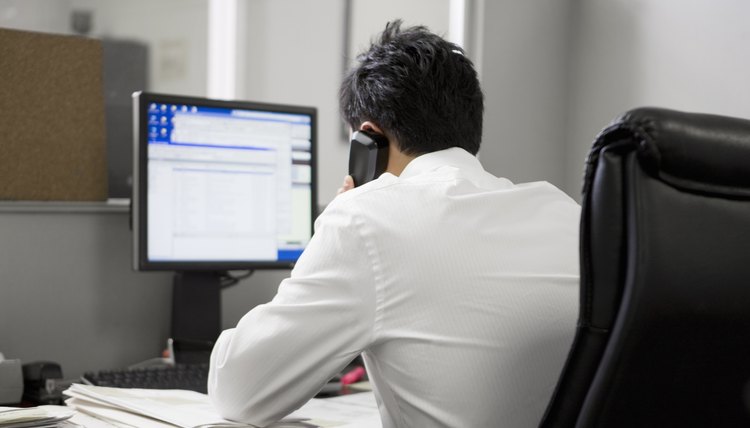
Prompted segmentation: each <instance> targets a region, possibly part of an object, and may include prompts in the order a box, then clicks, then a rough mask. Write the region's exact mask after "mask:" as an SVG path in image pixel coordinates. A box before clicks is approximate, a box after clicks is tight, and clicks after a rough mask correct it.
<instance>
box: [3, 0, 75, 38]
mask: <svg viewBox="0 0 750 428" xmlns="http://www.w3.org/2000/svg"><path fill="white" fill-rule="evenodd" d="M70 2H71V0H2V1H0V28H13V29H17V30H27V31H41V32H50V33H62V34H65V33H67V32H68V31H69V30H70V19H69V13H70Z"/></svg>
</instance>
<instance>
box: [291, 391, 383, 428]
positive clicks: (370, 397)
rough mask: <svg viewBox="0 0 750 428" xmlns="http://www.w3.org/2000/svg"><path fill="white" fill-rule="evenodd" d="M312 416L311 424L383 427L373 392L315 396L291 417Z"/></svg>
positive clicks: (348, 427)
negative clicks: (324, 396) (330, 396)
mask: <svg viewBox="0 0 750 428" xmlns="http://www.w3.org/2000/svg"><path fill="white" fill-rule="evenodd" d="M303 415H304V417H306V418H310V420H309V421H307V422H308V423H310V424H313V425H318V426H320V427H324V428H328V427H336V428H345V427H346V428H355V427H356V428H381V427H382V426H383V424H382V422H381V421H380V412H379V411H378V404H377V402H376V401H375V394H373V393H372V392H361V393H357V394H348V395H341V396H339V397H332V398H313V399H312V400H310V401H308V402H307V403H306V404H305V405H304V406H302V407H301V408H300V409H299V410H297V411H296V412H294V413H292V414H291V415H289V417H295V416H297V417H301V416H303Z"/></svg>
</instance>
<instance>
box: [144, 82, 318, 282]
mask: <svg viewBox="0 0 750 428" xmlns="http://www.w3.org/2000/svg"><path fill="white" fill-rule="evenodd" d="M133 101H134V114H135V116H134V124H135V152H134V175H133V176H134V181H133V229H134V263H135V268H136V269H138V270H239V269H255V268H283V267H292V266H293V265H294V263H295V262H296V261H297V259H298V258H299V256H300V255H301V254H302V251H303V250H304V248H305V246H306V245H307V243H308V242H309V240H310V238H311V236H312V229H313V220H314V216H315V207H316V203H317V198H316V192H315V188H316V173H315V166H316V159H315V151H316V150H315V146H316V141H315V136H316V110H315V109H314V108H311V107H297V106H283V105H272V104H260V103H251V102H239V101H219V100H210V99H205V98H195V97H181V96H173V95H160V94H152V93H144V92H138V93H135V94H133Z"/></svg>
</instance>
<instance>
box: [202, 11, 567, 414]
mask: <svg viewBox="0 0 750 428" xmlns="http://www.w3.org/2000/svg"><path fill="white" fill-rule="evenodd" d="M340 101H341V111H342V114H343V116H344V118H345V120H346V121H347V122H348V123H349V124H351V126H352V127H353V129H360V130H366V131H370V132H374V133H379V134H382V135H384V136H386V137H387V138H388V140H389V149H388V150H389V157H388V166H387V170H386V172H385V173H384V174H382V175H381V176H380V177H379V178H378V179H376V180H373V181H372V182H370V183H367V184H364V185H362V186H360V187H357V188H354V189H351V190H349V189H350V188H351V187H352V183H351V181H350V180H348V181H347V182H346V183H345V186H344V188H343V189H342V190H344V192H343V193H342V194H340V195H339V196H337V197H336V199H334V200H333V201H332V202H331V204H330V205H329V206H328V207H327V208H326V210H325V212H323V213H322V214H321V215H320V217H319V218H318V220H317V221H316V227H315V230H316V232H315V236H314V237H313V239H312V241H311V242H310V245H309V246H308V248H307V249H306V250H305V252H304V254H303V255H302V257H301V258H300V260H299V262H298V263H297V265H296V267H295V268H294V270H293V271H292V273H291V277H290V278H289V279H287V280H284V281H283V282H282V283H281V285H280V286H279V290H278V294H277V295H276V297H275V298H274V299H273V301H272V302H270V303H268V304H265V305H260V306H258V307H256V308H254V309H253V310H251V311H250V312H249V313H248V314H247V315H245V316H244V317H243V318H242V320H240V322H239V324H238V325H237V327H236V328H235V329H231V330H227V331H225V332H224V333H223V334H222V335H221V337H220V339H219V341H218V343H217V345H216V347H215V349H214V352H213V355H212V357H211V372H210V377H209V394H210V395H211V398H212V400H213V402H214V404H215V405H216V406H217V408H218V409H219V411H220V412H221V413H222V414H223V415H224V416H225V417H228V418H230V419H235V420H241V421H245V422H249V423H252V424H255V425H260V426H263V425H266V424H269V423H271V422H273V421H275V420H278V419H280V418H282V417H283V416H285V415H286V414H287V413H289V412H291V411H293V410H295V409H296V408H298V407H299V406H301V405H302V404H304V403H305V402H306V401H307V400H308V399H309V398H311V397H312V396H313V395H315V393H316V392H317V391H318V390H319V389H320V388H321V387H322V386H323V385H324V384H325V383H326V381H327V380H328V379H329V378H331V377H332V376H334V375H335V374H337V373H338V372H339V371H340V370H341V369H342V368H343V367H345V366H346V365H347V363H349V362H350V361H351V360H352V359H353V358H355V357H356V356H357V355H359V354H360V353H362V355H363V358H364V361H365V365H366V367H367V372H368V374H369V377H370V381H371V382H372V384H373V386H374V388H375V394H376V398H377V400H378V404H379V407H380V412H381V418H382V421H383V426H384V427H498V426H507V427H523V426H529V427H531V426H536V425H537V424H538V423H539V421H540V419H541V417H542V414H543V412H544V409H545V407H546V405H547V402H548V400H549V399H550V397H551V394H552V390H553V388H554V386H555V384H556V381H557V378H558V375H559V373H560V371H561V369H562V366H563V362H564V359H565V357H566V355H567V351H568V349H569V347H570V344H571V342H572V338H573V334H574V330H575V321H576V317H577V302H578V218H579V207H578V205H577V204H576V203H575V202H573V201H572V200H571V199H570V198H568V197H567V196H566V195H565V194H563V193H562V192H561V191H559V190H558V189H556V188H555V187H554V186H552V185H550V184H548V183H545V182H538V183H530V184H521V185H515V184H513V183H511V182H510V181H509V180H506V179H503V178H496V177H494V176H492V175H491V174H489V173H487V172H485V171H484V170H483V169H482V167H481V165H480V163H479V161H478V160H477V158H476V157H475V155H476V153H477V151H478V150H479V143H480V138H481V134H482V114H483V95H482V92H481V89H480V87H479V82H478V80H477V76H476V72H475V71H474V68H473V65H472V64H471V62H470V61H469V59H468V58H466V57H465V56H464V54H463V51H462V50H461V48H459V47H457V46H456V45H453V44H451V43H449V42H447V41H445V40H443V39H442V38H440V37H438V36H436V35H434V34H432V33H430V32H429V31H427V30H426V29H425V28H423V27H413V28H407V29H404V30H402V29H401V23H400V22H398V21H397V22H394V23H391V24H389V25H388V26H386V29H385V31H384V32H383V34H382V35H381V37H380V39H379V40H378V41H377V42H375V43H374V44H373V45H372V46H371V47H370V49H369V50H368V51H367V52H365V53H364V54H363V55H361V56H360V57H359V64H358V65H357V66H356V67H355V68H354V69H353V70H352V71H351V72H350V73H349V74H348V75H347V76H346V78H345V79H344V81H343V84H342V86H341V93H340Z"/></svg>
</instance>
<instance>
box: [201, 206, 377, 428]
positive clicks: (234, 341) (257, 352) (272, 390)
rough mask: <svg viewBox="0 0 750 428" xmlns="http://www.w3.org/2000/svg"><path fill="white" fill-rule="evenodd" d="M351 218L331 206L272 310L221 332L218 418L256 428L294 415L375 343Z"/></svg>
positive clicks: (370, 296)
mask: <svg viewBox="0 0 750 428" xmlns="http://www.w3.org/2000/svg"><path fill="white" fill-rule="evenodd" d="M360 227H362V225H361V224H357V222H356V217H355V216H353V215H352V214H351V212H349V211H347V210H346V209H341V208H336V207H333V204H332V206H329V209H327V210H326V211H325V212H324V213H323V214H322V215H321V216H320V217H319V218H318V220H317V221H316V225H315V228H316V232H315V235H314V236H313V238H312V239H311V241H310V243H309V245H308V247H307V248H306V250H305V251H304V253H303V254H302V256H301V257H300V259H299V260H298V262H297V264H296V267H295V268H294V270H293V271H292V273H291V277H290V278H288V279H286V280H284V281H282V283H281V284H280V286H279V289H278V292H277V294H276V296H275V297H274V298H273V300H272V301H271V302H270V303H267V304H263V305H259V306H257V307H255V308H254V309H252V310H251V311H250V312H248V313H247V314H246V315H245V316H244V317H243V318H242V319H241V320H240V321H239V323H238V324H237V327H236V328H233V329H229V330H226V331H224V332H223V333H222V334H221V336H220V337H219V340H218V341H217V343H216V346H215V347H214V350H213V352H212V354H211V368H210V372H209V378H208V393H209V396H210V398H211V401H212V402H213V404H214V406H215V407H216V409H217V410H218V411H219V412H220V414H221V415H222V416H223V417H225V418H227V419H231V420H236V421H242V422H245V423H250V424H253V425H256V426H265V425H268V424H270V423H273V422H275V421H277V420H279V419H281V418H283V417H284V416H286V415H287V414H289V413H291V412H292V411H294V410H296V409H298V408H299V407H300V406H302V405H303V404H304V403H305V402H306V401H307V400H309V399H310V398H311V397H313V396H314V395H315V394H316V393H317V392H318V391H319V390H320V389H321V388H322V387H323V385H324V384H325V383H326V382H327V381H328V380H329V379H330V378H331V377H333V376H334V375H335V374H337V373H338V372H339V371H340V370H342V369H343V368H344V367H345V366H346V365H347V364H348V363H349V362H350V361H351V360H352V359H353V358H354V357H356V356H357V355H358V354H359V353H360V352H361V351H362V350H363V349H365V348H366V347H367V346H368V345H369V344H370V343H371V341H372V337H373V329H374V320H375V287H374V282H375V278H374V266H373V265H372V257H371V254H369V252H368V247H367V245H366V244H365V243H364V242H363V240H362V238H361V234H360V233H359V232H360Z"/></svg>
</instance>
